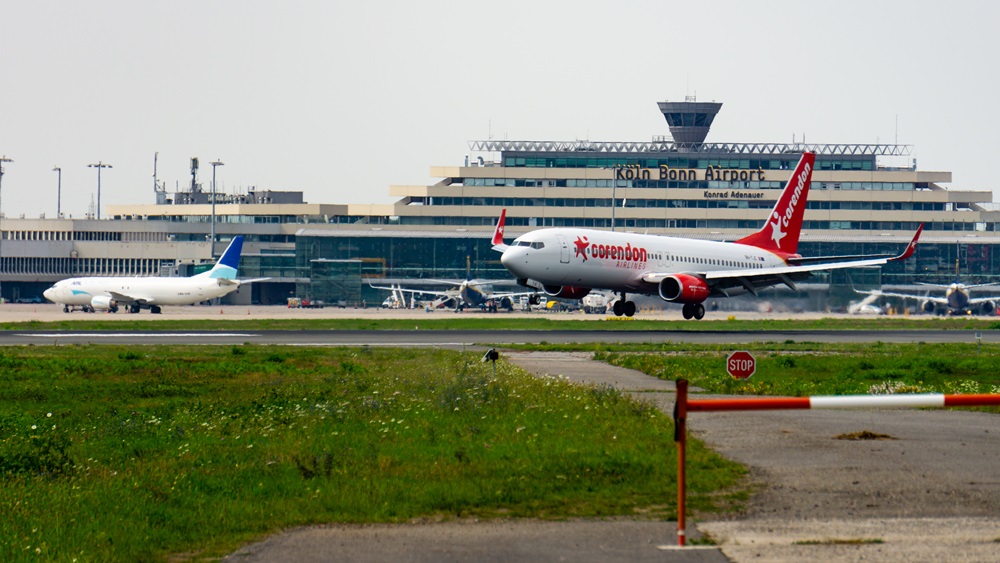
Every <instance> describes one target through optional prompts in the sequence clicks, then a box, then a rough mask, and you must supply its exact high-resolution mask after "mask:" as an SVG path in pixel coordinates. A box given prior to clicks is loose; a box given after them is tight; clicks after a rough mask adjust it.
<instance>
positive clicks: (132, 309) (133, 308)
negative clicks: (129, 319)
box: [128, 303, 139, 314]
mask: <svg viewBox="0 0 1000 563" xmlns="http://www.w3.org/2000/svg"><path fill="white" fill-rule="evenodd" d="M128 312H129V313H132V314H135V313H138V312H139V304H138V303H133V304H131V305H129V306H128Z"/></svg>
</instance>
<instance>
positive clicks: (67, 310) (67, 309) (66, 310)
mask: <svg viewBox="0 0 1000 563" xmlns="http://www.w3.org/2000/svg"><path fill="white" fill-rule="evenodd" d="M68 312H69V305H63V313H68Z"/></svg>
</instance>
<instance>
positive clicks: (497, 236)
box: [490, 208, 507, 252]
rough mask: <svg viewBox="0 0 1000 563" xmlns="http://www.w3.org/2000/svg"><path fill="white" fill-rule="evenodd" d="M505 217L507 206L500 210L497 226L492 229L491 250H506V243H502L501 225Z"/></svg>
mask: <svg viewBox="0 0 1000 563" xmlns="http://www.w3.org/2000/svg"><path fill="white" fill-rule="evenodd" d="M506 218H507V208H504V209H503V210H502V211H500V219H499V220H498V221H497V228H496V229H494V231H493V239H492V240H491V241H490V242H491V243H492V244H493V250H499V251H500V252H503V251H504V250H507V245H506V244H504V243H503V227H504V221H505V220H506Z"/></svg>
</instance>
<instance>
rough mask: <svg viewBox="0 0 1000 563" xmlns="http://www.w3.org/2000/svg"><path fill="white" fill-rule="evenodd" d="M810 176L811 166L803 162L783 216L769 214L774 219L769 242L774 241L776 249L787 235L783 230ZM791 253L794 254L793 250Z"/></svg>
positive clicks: (774, 213)
mask: <svg viewBox="0 0 1000 563" xmlns="http://www.w3.org/2000/svg"><path fill="white" fill-rule="evenodd" d="M811 176H812V165H811V164H810V163H809V162H804V163H803V166H802V171H801V172H799V174H798V178H795V180H796V181H797V183H796V185H795V191H793V192H792V199H791V201H789V202H788V208H787V209H785V216H784V217H779V216H778V212H777V211H774V212H772V214H771V217H772V218H773V219H774V222H773V223H771V240H773V241H774V244H775V245H776V246H777V247H778V248H781V239H783V238H785V236H787V235H788V233H786V232H785V231H784V229H787V228H788V224H789V223H790V222H791V220H792V217H793V216H794V215H795V208H796V206H797V205H798V204H799V198H800V197H801V196H802V190H803V189H804V188H805V187H806V185H807V184H808V182H809V178H810V177H811ZM792 251H793V252H794V249H793V250H792Z"/></svg>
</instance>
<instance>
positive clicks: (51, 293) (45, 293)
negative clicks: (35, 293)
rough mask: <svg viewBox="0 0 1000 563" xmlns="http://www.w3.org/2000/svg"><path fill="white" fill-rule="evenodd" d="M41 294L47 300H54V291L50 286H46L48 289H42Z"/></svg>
mask: <svg viewBox="0 0 1000 563" xmlns="http://www.w3.org/2000/svg"><path fill="white" fill-rule="evenodd" d="M42 295H43V296H45V298H46V299H48V300H49V301H51V302H53V303H55V302H56V300H55V299H53V297H55V295H56V292H55V291H53V289H52V288H51V287H50V288H48V289H46V290H45V291H43V292H42Z"/></svg>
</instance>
